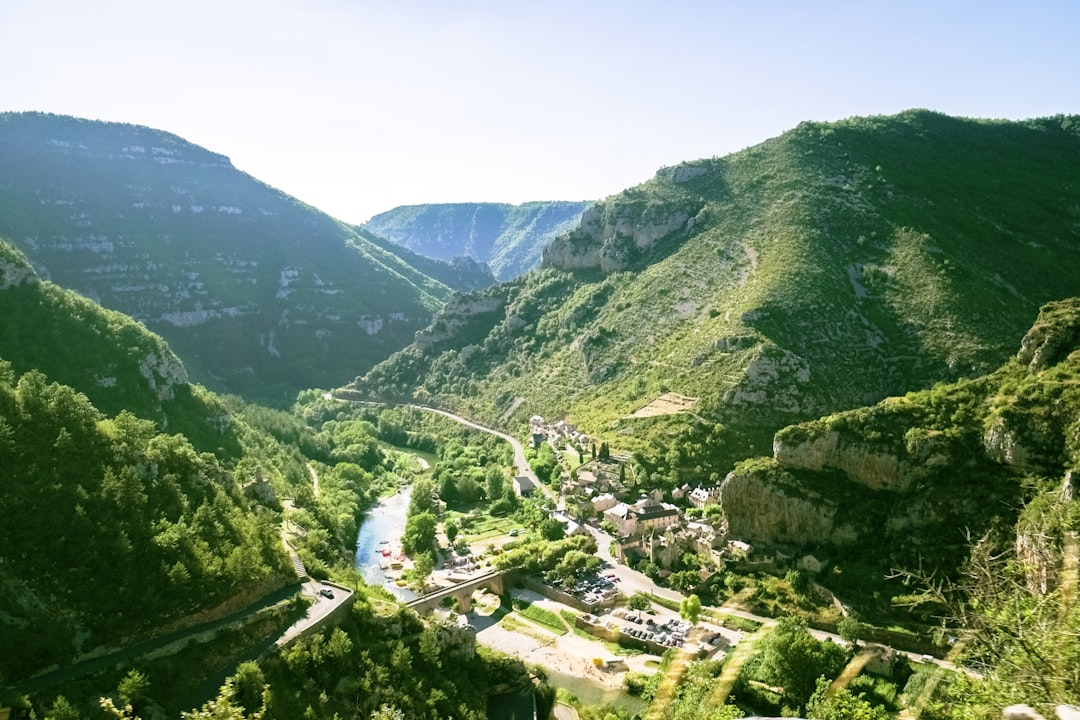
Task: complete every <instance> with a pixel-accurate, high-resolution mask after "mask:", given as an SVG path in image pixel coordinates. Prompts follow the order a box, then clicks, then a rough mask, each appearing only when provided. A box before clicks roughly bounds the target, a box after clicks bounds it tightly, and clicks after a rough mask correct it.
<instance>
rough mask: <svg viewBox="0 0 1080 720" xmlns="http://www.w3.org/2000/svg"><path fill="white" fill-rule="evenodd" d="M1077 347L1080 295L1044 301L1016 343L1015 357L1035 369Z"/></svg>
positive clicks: (1079, 338)
mask: <svg viewBox="0 0 1080 720" xmlns="http://www.w3.org/2000/svg"><path fill="white" fill-rule="evenodd" d="M1077 347H1080V298H1069V299H1066V300H1061V301H1059V302H1053V303H1048V304H1047V305H1045V306H1043V308H1042V309H1041V310H1040V312H1039V319H1038V320H1037V321H1036V323H1035V325H1034V326H1033V327H1032V328H1031V330H1030V331H1028V333H1027V334H1026V335H1025V336H1024V339H1023V341H1021V343H1020V352H1018V353H1017V354H1016V359H1017V360H1019V361H1020V362H1021V363H1023V364H1024V365H1027V366H1028V368H1029V369H1030V370H1031V371H1032V372H1039V371H1041V370H1044V369H1046V368H1047V367H1049V366H1051V365H1054V364H1056V363H1058V362H1060V361H1061V360H1062V359H1064V357H1065V356H1067V355H1068V354H1069V353H1071V352H1073V351H1074V350H1075V349H1076V348H1077Z"/></svg>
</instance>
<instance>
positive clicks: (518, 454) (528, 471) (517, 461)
mask: <svg viewBox="0 0 1080 720" xmlns="http://www.w3.org/2000/svg"><path fill="white" fill-rule="evenodd" d="M328 394H329V395H330V396H331V397H334V398H336V399H337V400H345V401H347V402H356V403H363V404H366V405H396V406H398V407H410V408H413V409H414V410H423V411H424V412H430V413H435V414H436V415H442V416H443V417H447V418H450V419H451V420H453V421H454V422H457V423H461V424H462V425H464V426H466V427H471V428H472V429H473V430H479V431H480V432H486V433H488V434H489V435H494V436H495V437H499V438H502V439H503V440H505V441H506V442H508V443H510V447H512V448H513V449H514V465H515V466H516V467H517V474H518V475H524V476H525V477H527V478H529V479H530V480H532V481H533V484H534V485H536V487H538V488H540V489H541V490H542V491H543V492H544V494H546V495H547V496H548V497H549V498H551V499H552V500H554V501H555V502H556V503H558V501H559V498H558V497H557V496H556V495H555V493H554V491H553V490H552V489H551V488H550V487H548V486H547V485H544V484H543V483H541V482H540V480H539V478H537V477H536V473H534V472H533V469H532V467H530V466H529V461H528V460H527V459H526V458H525V447H524V446H523V445H522V444H521V442H519V441H518V440H517V439H516V438H514V437H513V436H511V435H507V434H506V433H503V432H499V431H498V430H492V429H491V428H489V427H484V426H483V425H480V424H479V423H475V422H473V421H472V420H466V419H465V418H463V417H461V416H460V415H455V414H454V413H452V412H447V411H446V410H440V409H438V408H433V407H427V406H426V405H414V404H412V403H391V402H380V401H378V400H352V399H350V398H346V397H338V396H336V395H333V394H331V393H328Z"/></svg>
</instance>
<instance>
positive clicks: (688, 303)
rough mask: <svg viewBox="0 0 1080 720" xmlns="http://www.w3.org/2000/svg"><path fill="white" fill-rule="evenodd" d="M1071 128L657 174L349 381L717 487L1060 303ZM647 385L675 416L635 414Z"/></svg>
mask: <svg viewBox="0 0 1080 720" xmlns="http://www.w3.org/2000/svg"><path fill="white" fill-rule="evenodd" d="M1078 125H1080V123H1078V121H1077V119H1076V118H1072V117H1055V118H1048V119H1043V120H1033V121H1026V122H1004V121H1002V122H999V121H981V120H969V119H961V118H952V117H948V116H944V115H941V114H937V113H933V112H929V111H922V110H915V111H908V112H905V113H902V114H900V115H896V116H891V117H872V118H853V119H851V120H846V121H842V122H837V123H827V124H825V123H803V124H801V125H799V126H798V127H797V128H795V129H794V130H792V131H790V132H787V133H785V134H783V135H781V136H779V137H777V138H774V139H771V140H768V141H766V142H764V143H762V144H760V145H758V146H755V147H752V148H749V149H747V150H744V151H741V152H739V153H736V154H734V155H730V156H728V157H724V158H715V159H710V160H699V161H694V162H689V163H685V164H682V165H679V166H676V167H671V168H665V169H663V170H661V171H660V172H659V173H657V175H656V177H655V178H653V179H652V180H650V181H649V182H647V183H645V184H643V185H641V186H638V187H635V188H631V189H629V190H626V191H625V192H622V193H620V194H618V195H614V196H612V197H609V198H607V199H606V200H603V201H601V202H598V203H596V204H595V205H593V206H591V207H590V208H589V209H588V210H587V211H586V212H585V214H584V215H583V217H582V220H581V223H580V225H579V226H578V227H577V228H576V229H574V230H573V231H571V232H569V233H567V234H565V235H563V236H561V237H559V238H557V239H556V240H555V241H553V242H552V243H551V244H550V245H548V246H547V248H546V249H545V251H544V264H543V268H542V269H541V270H539V271H536V272H533V273H530V274H528V275H526V276H524V277H522V278H519V279H518V280H515V281H513V282H511V283H507V284H504V285H501V286H496V287H494V288H490V289H488V290H485V291H483V292H480V293H474V294H471V295H467V296H463V297H459V298H456V299H455V300H453V301H452V302H450V303H449V304H448V305H447V306H446V307H445V308H444V310H443V311H442V312H441V313H440V314H439V316H438V317H437V318H436V321H435V322H434V323H433V324H432V325H431V326H430V327H429V328H427V329H426V330H424V331H423V332H422V333H420V334H419V335H418V336H417V341H416V342H415V343H414V344H413V345H412V346H411V347H409V348H407V349H405V350H403V351H402V352H400V353H397V354H396V355H395V356H394V357H392V358H391V359H390V360H388V361H387V362H385V363H383V364H381V365H379V366H377V367H376V368H375V369H374V370H373V371H372V372H371V373H369V374H368V375H367V376H365V377H362V378H358V380H357V381H356V383H354V385H353V387H354V389H356V390H358V391H359V392H360V393H367V394H371V395H382V396H386V395H393V396H412V397H419V398H422V399H430V398H435V399H436V400H437V401H438V402H440V403H443V404H445V405H447V406H451V407H457V408H461V409H464V410H467V411H469V412H472V413H474V414H476V415H477V416H483V417H488V418H492V419H500V418H501V421H502V422H504V423H505V424H506V425H507V426H512V425H513V426H520V425H521V424H524V422H525V421H526V419H527V418H528V417H529V416H530V415H532V414H534V413H537V412H539V413H541V414H544V415H546V416H556V417H559V416H566V417H570V418H572V419H573V420H574V421H576V422H577V423H578V424H579V425H581V426H583V427H584V428H586V429H587V430H588V431H590V432H592V433H600V434H602V435H604V436H606V437H608V438H609V439H611V440H612V441H613V442H614V444H615V445H618V446H621V447H624V448H626V449H628V450H632V451H635V452H639V453H642V454H643V457H644V456H646V455H649V454H650V453H651V454H652V458H651V459H652V461H653V462H654V463H655V465H656V467H657V469H659V470H665V469H666V470H668V471H670V470H675V471H676V475H675V476H674V477H673V478H672V480H673V481H674V480H680V481H681V480H685V479H691V480H692V479H694V478H697V479H704V478H705V477H706V476H707V475H708V474H709V473H710V472H715V471H717V470H719V471H720V472H721V477H722V474H723V473H726V472H727V470H729V469H730V467H731V463H732V462H734V461H736V460H738V459H740V458H741V457H748V456H751V455H754V454H760V453H761V452H763V451H766V450H767V448H768V443H769V442H771V437H772V433H773V432H775V431H776V430H777V429H779V428H780V427H783V426H785V425H788V424H790V423H792V422H797V421H800V420H806V419H811V418H816V417H819V416H821V415H824V414H827V413H830V412H835V411H837V410H841V409H845V408H852V407H858V406H862V405H866V404H871V403H874V402H877V401H879V400H881V399H882V398H884V397H887V396H889V395H897V394H902V393H904V392H907V391H909V390H913V389H918V388H923V387H927V386H929V385H931V384H932V383H934V382H937V381H942V380H955V379H958V378H961V377H973V376H976V375H981V374H983V373H986V372H989V371H991V370H993V369H994V368H996V367H998V366H999V365H1000V364H1001V363H1002V362H1004V360H1005V359H1006V358H1007V357H1008V356H1009V354H1010V352H1011V348H1012V346H1013V344H1014V343H1015V341H1016V340H1015V339H1016V338H1017V337H1020V336H1021V335H1022V334H1023V333H1024V332H1025V330H1026V329H1027V328H1028V327H1029V326H1030V325H1031V323H1032V321H1033V319H1034V318H1035V316H1036V313H1037V312H1038V308H1039V307H1040V306H1041V305H1042V304H1043V303H1045V302H1048V301H1050V300H1054V299H1058V298H1064V297H1069V296H1071V295H1073V294H1075V292H1076V290H1077V288H1080V266H1078V265H1077V263H1076V262H1075V257H1076V250H1077V245H1078V241H1080V224H1078V223H1080V186H1077V185H1076V183H1075V172H1074V171H1075V168H1076V167H1077V166H1078V163H1080V132H1078ZM667 392H675V393H679V394H681V395H684V396H687V397H689V398H692V399H693V400H692V401H691V402H692V406H691V408H690V409H691V410H692V412H687V413H683V414H681V415H675V416H661V417H641V416H640V414H638V415H635V413H636V411H638V410H640V409H641V408H642V407H643V406H644V405H646V404H647V403H649V402H650V401H652V400H653V399H655V398H656V397H657V396H659V395H661V394H663V393H667ZM518 398H521V399H522V401H521V402H518ZM511 408H515V409H514V411H513V412H510V413H509V414H507V412H508V411H509V410H511ZM504 415H505V417H504ZM632 415H633V416H634V417H631V416H632ZM673 433H674V434H675V435H676V436H682V434H685V433H690V434H693V435H697V436H698V437H699V438H703V440H702V442H703V443H704V449H703V450H702V451H700V452H699V453H698V454H697V455H693V454H692V453H689V452H688V451H687V444H686V443H675V442H672V441H670V440H665V439H664V438H670V437H672V434H673ZM658 443H659V447H660V449H659V450H657V447H658ZM664 444H670V445H672V446H676V445H678V447H675V450H674V454H672V453H668V455H669V456H670V457H664V455H663V453H664V449H663V445H664ZM665 466H666V467H665Z"/></svg>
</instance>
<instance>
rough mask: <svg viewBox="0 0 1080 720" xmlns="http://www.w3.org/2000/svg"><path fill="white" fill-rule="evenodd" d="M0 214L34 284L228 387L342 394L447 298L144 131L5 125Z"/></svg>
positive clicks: (224, 163) (420, 278)
mask: <svg viewBox="0 0 1080 720" xmlns="http://www.w3.org/2000/svg"><path fill="white" fill-rule="evenodd" d="M0 205H2V206H4V207H5V208H8V209H9V211H8V212H5V213H3V214H2V215H0V237H6V238H10V239H11V240H12V241H13V242H15V243H17V244H18V246H19V248H20V249H21V250H22V251H23V252H24V253H25V254H26V256H27V257H28V258H29V259H30V261H31V262H32V263H33V265H34V267H36V268H37V270H38V272H39V274H40V275H41V276H42V277H43V278H45V279H50V280H53V281H55V282H57V283H58V284H60V285H62V286H64V287H67V288H71V289H73V290H76V291H77V292H79V293H80V294H82V295H84V296H85V297H88V298H90V299H92V300H94V301H95V302H98V303H100V304H101V305H104V306H105V307H108V308H111V309H115V310H119V311H121V312H123V313H125V314H127V315H130V316H132V317H134V318H136V319H137V320H139V321H141V322H143V323H145V324H146V325H147V326H148V327H150V328H151V329H152V330H154V331H156V332H159V333H161V334H162V335H163V336H164V337H165V338H166V339H167V340H168V342H169V343H170V345H172V347H173V348H174V349H175V350H176V351H177V352H178V353H179V354H180V355H181V356H182V357H184V358H185V361H186V362H187V364H188V365H189V367H190V368H191V369H192V371H193V373H194V374H196V375H197V376H199V379H200V380H201V381H202V382H204V383H206V384H209V385H210V386H212V387H223V386H224V387H226V388H227V389H229V390H231V391H234V392H242V391H245V390H247V389H254V390H256V391H257V392H261V390H260V388H261V389H266V388H269V387H280V388H282V392H284V393H288V394H290V395H291V394H294V393H295V392H296V391H297V390H299V389H301V388H305V387H313V386H330V385H333V384H337V383H343V382H345V381H346V380H348V379H350V378H352V377H355V376H356V374H357V373H360V372H363V371H364V370H365V369H366V368H367V367H370V366H371V365H372V364H374V362H376V361H378V360H381V359H383V358H385V357H387V356H388V355H389V354H390V353H392V352H394V351H396V350H398V349H400V348H401V347H403V346H404V345H406V344H408V342H410V341H411V340H412V337H413V334H414V333H415V332H416V330H418V329H420V328H422V327H424V326H425V325H427V324H428V323H429V322H430V321H431V318H432V316H433V314H434V312H435V310H436V309H437V308H438V307H439V306H440V305H441V304H442V302H444V301H445V300H446V298H448V297H449V296H450V291H449V289H448V288H447V287H445V286H444V285H442V284H440V283H438V282H436V281H434V280H432V279H431V278H429V277H427V276H426V275H423V274H422V273H421V272H419V271H417V270H415V269H414V268H412V267H411V266H409V265H407V264H406V263H405V262H404V261H403V260H402V259H401V258H398V257H397V256H395V255H393V254H391V253H389V252H387V251H386V250H384V249H382V248H380V247H377V246H375V245H374V244H372V243H370V242H368V241H367V240H366V239H365V238H364V237H361V236H360V235H358V234H357V233H356V232H355V231H353V230H352V229H350V228H347V227H345V226H343V225H341V224H340V223H338V222H337V221H335V220H333V219H332V218H330V217H328V216H326V215H324V214H322V213H319V212H317V211H315V210H314V209H312V208H310V207H307V206H304V205H302V204H301V203H299V202H297V201H296V200H294V199H293V198H290V197H288V196H286V195H284V194H282V193H280V192H277V191H275V190H273V189H272V188H269V187H267V186H265V185H263V184H261V183H259V182H257V181H256V180H254V179H253V178H251V177H249V176H247V175H245V174H243V173H241V172H239V171H238V170H236V168H234V167H233V166H232V164H231V163H230V162H229V160H228V158H226V157H224V156H222V155H218V154H216V153H213V152H210V151H208V150H205V149H203V148H200V147H197V146H195V145H192V144H190V143H187V142H185V141H184V140H182V139H181V138H178V137H176V136H174V135H169V134H168V133H164V132H160V131H157V130H152V129H149V128H143V127H135V126H130V125H117V124H107V123H98V122H89V121H82V120H76V119H73V118H63V117H56V116H49V115H39V114H0ZM19 277H23V276H21V275H18V274H17V273H16V274H13V273H12V272H10V268H9V269H8V270H5V272H4V275H3V279H2V280H0V282H3V283H6V284H10V283H12V282H15V281H16V280H17V279H18V278H19Z"/></svg>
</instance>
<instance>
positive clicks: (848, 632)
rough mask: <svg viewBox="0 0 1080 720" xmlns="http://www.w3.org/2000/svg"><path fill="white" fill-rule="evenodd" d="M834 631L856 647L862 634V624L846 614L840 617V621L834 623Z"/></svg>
mask: <svg viewBox="0 0 1080 720" xmlns="http://www.w3.org/2000/svg"><path fill="white" fill-rule="evenodd" d="M836 632H837V634H839V635H840V637H842V638H844V639H845V640H847V641H848V642H849V643H851V644H852V646H855V647H857V646H858V644H859V638H860V637H862V634H863V625H862V623H861V622H859V621H858V620H857V619H855V618H854V617H853V616H851V615H847V616H845V617H843V618H841V619H840V622H838V623H836Z"/></svg>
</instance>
